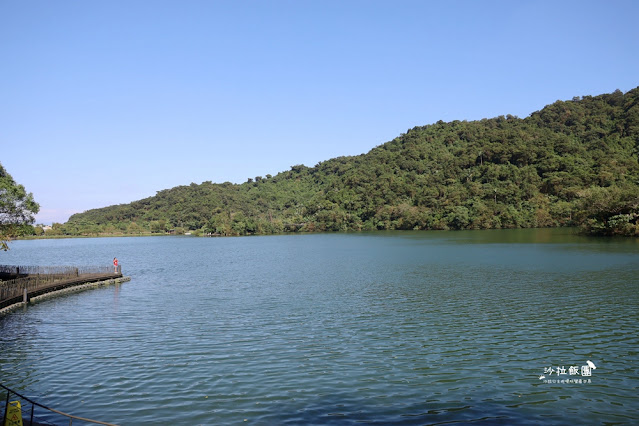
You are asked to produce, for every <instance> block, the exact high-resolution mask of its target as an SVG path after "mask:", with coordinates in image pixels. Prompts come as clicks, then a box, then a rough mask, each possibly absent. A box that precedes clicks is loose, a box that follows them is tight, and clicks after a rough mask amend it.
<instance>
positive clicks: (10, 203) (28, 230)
mask: <svg viewBox="0 0 639 426" xmlns="http://www.w3.org/2000/svg"><path fill="white" fill-rule="evenodd" d="M39 210H40V206H39V205H38V203H36V202H35V201H34V199H33V194H31V193H30V192H29V193H27V191H26V190H25V189H24V186H22V185H20V184H18V183H16V182H15V181H14V180H13V178H12V177H11V175H10V174H9V173H7V171H6V170H5V168H4V167H3V166H2V164H0V249H2V250H5V251H6V250H8V249H9V246H8V244H7V242H8V241H9V240H10V239H11V238H15V237H17V236H20V235H31V234H33V232H34V230H33V227H32V226H30V225H31V224H32V223H33V222H34V220H35V218H34V215H35V214H36V213H38V211H39Z"/></svg>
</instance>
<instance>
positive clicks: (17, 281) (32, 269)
mask: <svg viewBox="0 0 639 426" xmlns="http://www.w3.org/2000/svg"><path fill="white" fill-rule="evenodd" d="M120 268H121V266H120V265H118V272H115V268H114V267H113V266H15V265H0V278H2V279H3V280H2V281H0V308H2V307H3V304H2V302H3V301H8V300H10V299H15V298H18V297H21V296H23V295H24V293H25V290H26V292H27V293H31V292H33V291H36V290H40V289H42V288H45V287H48V286H51V285H54V284H55V283H57V282H62V281H68V280H73V279H80V278H83V277H90V276H101V275H110V274H115V273H118V274H121V269H120ZM7 278H9V279H7Z"/></svg>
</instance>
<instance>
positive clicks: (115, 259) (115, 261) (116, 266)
mask: <svg viewBox="0 0 639 426" xmlns="http://www.w3.org/2000/svg"><path fill="white" fill-rule="evenodd" d="M113 268H114V269H115V273H116V274H117V273H118V259H117V258H116V257H114V258H113Z"/></svg>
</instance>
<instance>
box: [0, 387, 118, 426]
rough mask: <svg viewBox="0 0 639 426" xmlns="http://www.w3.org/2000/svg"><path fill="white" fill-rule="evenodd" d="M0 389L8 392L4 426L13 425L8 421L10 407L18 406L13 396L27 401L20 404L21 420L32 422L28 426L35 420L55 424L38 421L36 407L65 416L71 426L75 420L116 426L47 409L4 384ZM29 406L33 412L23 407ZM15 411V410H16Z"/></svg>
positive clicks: (44, 422) (43, 422) (39, 422)
mask: <svg viewBox="0 0 639 426" xmlns="http://www.w3.org/2000/svg"><path fill="white" fill-rule="evenodd" d="M0 387H2V388H3V389H4V390H6V391H7V399H6V402H5V406H4V416H3V420H2V424H3V425H5V424H11V423H7V419H8V417H9V412H10V410H11V409H10V405H13V406H14V407H16V406H17V404H15V402H16V401H11V399H14V398H12V397H11V395H15V396H16V397H18V398H20V399H21V400H22V401H26V402H27V404H24V402H23V403H21V404H20V414H21V418H22V419H25V418H26V417H29V419H30V420H29V423H28V424H30V425H32V424H33V422H34V419H36V420H37V421H38V424H53V423H48V422H47V421H43V420H42V419H38V418H37V417H36V416H35V409H36V407H38V408H40V409H42V410H46V411H49V412H52V413H55V414H58V415H61V416H64V417H66V418H68V419H69V426H71V425H72V424H73V420H79V421H82V422H87V423H94V424H99V425H107V426H116V425H114V424H113V423H106V422H101V421H99V420H91V419H86V418H84V417H79V416H74V415H72V414H68V413H63V412H62V411H59V410H54V409H53V408H49V407H47V406H45V405H42V404H39V403H37V402H35V401H33V400H32V399H30V398H27V397H26V396H24V395H21V394H19V393H18V392H16V391H14V390H11V389H9V388H8V387H6V386H5V385H3V384H0ZM28 404H31V410H25V408H26V407H23V405H28ZM13 410H15V408H14V409H13ZM25 414H26V415H25ZM25 424H26V423H25Z"/></svg>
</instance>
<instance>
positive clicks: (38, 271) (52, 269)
mask: <svg viewBox="0 0 639 426" xmlns="http://www.w3.org/2000/svg"><path fill="white" fill-rule="evenodd" d="M111 271H113V267H112V266H24V265H0V274H6V275H72V276H77V274H78V273H80V274H108V273H109V272H111Z"/></svg>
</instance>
